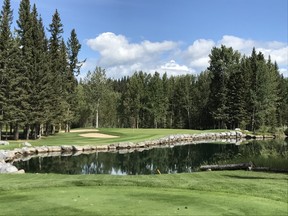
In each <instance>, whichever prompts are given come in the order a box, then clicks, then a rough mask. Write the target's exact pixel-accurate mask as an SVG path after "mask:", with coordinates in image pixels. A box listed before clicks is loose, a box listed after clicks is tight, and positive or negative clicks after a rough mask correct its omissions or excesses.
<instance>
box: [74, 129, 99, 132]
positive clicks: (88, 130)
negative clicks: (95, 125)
mask: <svg viewBox="0 0 288 216" xmlns="http://www.w3.org/2000/svg"><path fill="white" fill-rule="evenodd" d="M97 131H98V130H97V129H76V130H71V131H70V133H79V132H80V133H81V132H83V133H85V132H97Z"/></svg>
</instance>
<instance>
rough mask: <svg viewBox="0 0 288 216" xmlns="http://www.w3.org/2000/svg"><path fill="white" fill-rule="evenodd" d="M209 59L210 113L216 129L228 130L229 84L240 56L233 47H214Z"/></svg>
mask: <svg viewBox="0 0 288 216" xmlns="http://www.w3.org/2000/svg"><path fill="white" fill-rule="evenodd" d="M209 57H210V66H209V67H208V70H209V71H210V72H211V75H212V77H211V85H210V97H209V108H210V113H211V115H212V118H213V120H214V122H215V123H214V125H215V126H216V127H218V128H226V127H227V122H228V114H227V110H228V104H227V103H228V99H227V93H228V89H227V83H228V80H229V75H230V74H229V73H230V72H231V70H233V66H234V65H235V64H237V63H239V59H240V54H239V53H238V52H235V51H234V50H233V49H232V47H230V48H227V47H225V46H223V45H222V46H221V48H217V47H214V48H213V49H212V51H211V54H210V55H209ZM237 61H238V62H237Z"/></svg>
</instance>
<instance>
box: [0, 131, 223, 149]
mask: <svg viewBox="0 0 288 216" xmlns="http://www.w3.org/2000/svg"><path fill="white" fill-rule="evenodd" d="M222 131H225V130H205V131H201V130H185V129H128V128H102V129H99V131H98V132H99V133H104V134H109V135H115V136H118V137H117V138H105V139H104V138H87V137H81V136H80V135H79V134H80V133H78V132H77V133H58V134H56V135H54V136H49V137H42V138H41V139H39V140H29V141H28V142H29V143H31V144H32V145H33V146H59V145H105V144H111V143H118V142H140V141H145V140H153V139H158V138H161V137H165V136H167V135H173V134H196V133H203V132H222ZM82 133H83V132H82ZM87 133H91V132H87ZM23 142H24V141H23V140H20V141H16V142H15V141H11V142H10V145H7V146H0V150H1V149H14V148H18V147H22V146H21V143H23Z"/></svg>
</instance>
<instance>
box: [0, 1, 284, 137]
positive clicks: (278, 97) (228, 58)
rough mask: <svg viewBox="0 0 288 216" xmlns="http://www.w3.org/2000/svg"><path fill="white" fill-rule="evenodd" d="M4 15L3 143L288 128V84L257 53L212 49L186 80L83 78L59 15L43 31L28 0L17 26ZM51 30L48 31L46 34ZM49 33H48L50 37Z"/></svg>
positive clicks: (0, 49)
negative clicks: (93, 131)
mask: <svg viewBox="0 0 288 216" xmlns="http://www.w3.org/2000/svg"><path fill="white" fill-rule="evenodd" d="M12 23H13V10H12V8H11V4H10V0H4V1H3V6H2V10H1V14H0V139H15V140H17V139H19V138H21V139H37V138H40V137H41V136H43V135H45V136H48V135H51V134H54V133H56V132H57V131H60V130H62V129H64V130H65V131H66V132H69V130H70V128H71V127H96V128H98V127H121V128H126V127H127V128H128V127H129V128H188V129H211V128H227V129H234V128H241V129H248V130H251V131H263V132H272V133H275V132H276V131H277V130H279V128H283V129H284V128H285V127H286V126H287V125H288V79H287V78H285V77H283V75H282V74H280V72H279V69H278V66H277V63H276V62H272V61H271V58H270V57H268V58H265V56H264V55H263V54H262V53H261V52H257V51H256V49H255V48H254V49H253V50H251V55H250V56H245V55H242V54H241V53H239V52H238V51H237V50H233V48H232V47H226V46H224V45H222V46H221V47H214V48H213V49H212V50H211V53H210V55H209V58H210V61H209V66H208V68H207V69H206V70H205V71H203V72H201V73H200V74H198V75H196V74H187V75H181V76H169V77H168V75H167V74H164V75H160V74H159V73H158V72H155V73H154V74H150V73H146V72H144V71H135V72H134V74H133V75H132V76H129V77H122V78H121V79H111V78H109V77H107V76H106V71H105V69H104V68H101V67H100V66H95V70H93V71H89V72H88V73H87V74H86V75H85V76H84V78H82V79H80V78H79V76H78V75H79V74H80V69H81V66H82V65H83V63H84V62H85V60H79V59H78V54H79V52H80V50H81V44H80V43H79V40H78V38H77V33H76V30H75V29H72V30H71V34H70V37H69V38H68V40H67V41H65V40H64V38H63V32H64V29H63V24H62V23H61V17H60V14H59V12H58V11H57V10H56V11H55V13H54V14H53V16H52V20H51V24H50V25H49V26H48V27H47V28H45V26H44V25H43V21H42V19H41V15H39V14H38V12H37V7H36V5H35V4H34V5H33V6H31V4H30V1H29V0H22V1H21V2H20V7H19V11H18V19H17V20H16V24H17V27H16V28H15V30H13V31H12V27H11V26H12ZM46 30H47V31H46ZM47 33H48V34H49V36H47V35H46V34H47Z"/></svg>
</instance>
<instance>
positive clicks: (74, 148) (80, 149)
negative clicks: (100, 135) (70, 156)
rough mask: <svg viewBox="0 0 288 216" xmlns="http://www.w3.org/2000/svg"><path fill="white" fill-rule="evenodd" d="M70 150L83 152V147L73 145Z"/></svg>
mask: <svg viewBox="0 0 288 216" xmlns="http://www.w3.org/2000/svg"><path fill="white" fill-rule="evenodd" d="M72 148H73V151H83V146H77V145H73V146H72Z"/></svg>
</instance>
